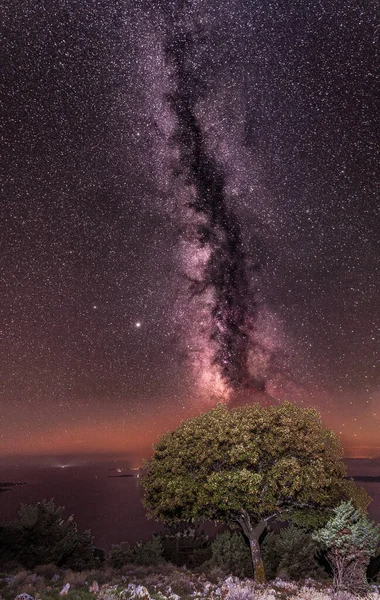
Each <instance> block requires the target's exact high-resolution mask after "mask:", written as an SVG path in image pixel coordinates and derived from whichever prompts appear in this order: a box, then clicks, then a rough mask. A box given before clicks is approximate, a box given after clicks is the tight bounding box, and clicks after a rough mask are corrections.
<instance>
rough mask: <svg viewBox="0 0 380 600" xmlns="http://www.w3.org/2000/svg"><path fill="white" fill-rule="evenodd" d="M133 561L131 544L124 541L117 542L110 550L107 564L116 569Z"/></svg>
mask: <svg viewBox="0 0 380 600" xmlns="http://www.w3.org/2000/svg"><path fill="white" fill-rule="evenodd" d="M130 562H132V549H131V547H130V545H129V544H127V543H126V542H123V543H121V544H115V545H113V546H112V547H111V550H110V551H109V552H108V556H107V564H108V565H109V566H110V567H113V568H114V569H120V568H121V567H122V566H124V565H126V564H128V563H130Z"/></svg>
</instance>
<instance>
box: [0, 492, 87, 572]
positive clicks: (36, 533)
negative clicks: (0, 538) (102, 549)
mask: <svg viewBox="0 0 380 600" xmlns="http://www.w3.org/2000/svg"><path fill="white" fill-rule="evenodd" d="M63 513H64V508H63V507H62V506H58V507H56V506H55V504H54V502H53V500H49V501H47V500H43V501H42V502H38V503H37V504H35V505H26V504H22V505H21V509H20V512H19V516H18V519H16V521H14V523H13V524H12V525H11V526H10V527H9V532H10V535H11V537H12V539H13V546H14V553H15V556H16V557H17V558H18V560H19V561H20V563H21V564H22V565H23V566H25V567H27V568H34V567H35V566H36V565H42V564H50V563H52V564H55V565H58V566H67V567H70V568H72V569H75V570H82V569H84V568H92V567H94V566H95V563H96V560H95V547H94V545H93V540H92V536H91V533H90V532H89V531H85V532H83V533H80V532H79V531H78V527H77V524H76V522H75V521H74V519H73V517H72V516H70V517H69V518H68V519H64V518H63Z"/></svg>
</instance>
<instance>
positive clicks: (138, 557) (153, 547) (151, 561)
mask: <svg viewBox="0 0 380 600" xmlns="http://www.w3.org/2000/svg"><path fill="white" fill-rule="evenodd" d="M163 560H164V558H163V547H162V542H161V540H160V538H159V537H157V536H154V537H153V539H152V540H149V541H148V542H137V544H135V545H134V546H133V547H132V548H131V547H130V545H129V544H127V543H122V544H117V545H115V546H112V548H111V550H110V551H109V553H108V556H107V563H108V565H109V566H110V567H113V568H114V569H120V568H121V567H123V566H124V565H127V564H135V565H145V566H149V565H157V564H159V563H161V562H163Z"/></svg>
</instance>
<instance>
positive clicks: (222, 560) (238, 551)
mask: <svg viewBox="0 0 380 600" xmlns="http://www.w3.org/2000/svg"><path fill="white" fill-rule="evenodd" d="M211 552H212V556H211V559H210V560H209V561H208V562H207V566H208V567H211V568H214V567H216V568H219V569H220V570H221V572H223V573H224V574H225V575H236V576H237V577H252V575H253V570H252V562H251V556H250V550H249V546H248V544H247V542H246V541H245V539H244V537H243V535H242V534H241V533H240V532H237V531H233V532H231V531H223V533H219V534H218V535H217V536H216V537H215V539H214V540H213V542H212V544H211Z"/></svg>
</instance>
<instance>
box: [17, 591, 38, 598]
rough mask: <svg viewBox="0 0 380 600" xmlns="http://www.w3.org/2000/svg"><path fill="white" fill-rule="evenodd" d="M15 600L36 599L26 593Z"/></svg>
mask: <svg viewBox="0 0 380 600" xmlns="http://www.w3.org/2000/svg"><path fill="white" fill-rule="evenodd" d="M15 600H34V597H33V596H31V595H30V594H27V593H26V592H24V593H23V594H19V595H18V596H16V598H15Z"/></svg>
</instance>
